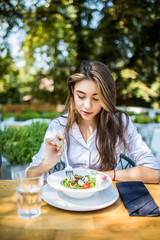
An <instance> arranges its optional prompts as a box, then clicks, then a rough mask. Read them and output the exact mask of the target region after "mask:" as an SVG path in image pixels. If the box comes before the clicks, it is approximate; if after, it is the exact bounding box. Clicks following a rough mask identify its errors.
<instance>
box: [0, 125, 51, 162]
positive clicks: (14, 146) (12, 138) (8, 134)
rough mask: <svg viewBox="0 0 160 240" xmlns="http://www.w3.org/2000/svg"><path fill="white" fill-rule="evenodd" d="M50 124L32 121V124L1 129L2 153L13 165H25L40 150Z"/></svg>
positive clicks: (0, 142)
mask: <svg viewBox="0 0 160 240" xmlns="http://www.w3.org/2000/svg"><path fill="white" fill-rule="evenodd" d="M47 127H48V124H47V123H46V122H43V123H39V122H36V123H32V125H30V126H23V127H18V128H8V129H5V130H4V131H2V130H0V153H1V154H2V155H3V156H4V157H5V158H6V159H7V160H8V162H9V164H10V165H11V166H16V165H18V164H21V165H25V164H27V163H30V162H31V161H32V157H33V156H34V155H35V154H36V153H37V152H38V150H39V148H40V146H41V144H42V142H43V138H44V135H45V132H46V130H47Z"/></svg>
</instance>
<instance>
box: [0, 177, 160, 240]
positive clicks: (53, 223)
mask: <svg viewBox="0 0 160 240" xmlns="http://www.w3.org/2000/svg"><path fill="white" fill-rule="evenodd" d="M113 185H114V186H115V183H113ZM146 186H147V188H148V190H149V191H150V193H151V195H152V196H153V198H154V199H155V201H156V203H157V204H158V206H159V207H160V185H159V184H146ZM0 239H1V240H5V239H9V240H19V239H20V240H23V239H29V240H32V239H34V240H36V239H38V240H41V239H46V240H49V239H52V240H63V239H65V240H72V239H73V240H90V239H93V240H102V239H105V240H106V239H107V240H120V239H123V240H124V239H129V240H138V239H143V240H144V239H145V240H152V239H153V240H156V239H157V240H159V239H160V217H130V216H129V215H128V211H127V210H126V209H125V207H124V205H123V203H122V201H121V199H120V198H119V199H118V201H117V202H116V203H114V204H113V205H112V206H109V207H107V208H105V209H102V210H97V211H93V212H70V211H65V210H61V209H57V208H55V207H53V206H50V205H48V204H47V203H45V202H44V201H42V213H41V216H40V217H38V218H35V219H22V218H20V217H19V216H18V214H17V206H16V192H15V182H14V181H13V180H0Z"/></svg>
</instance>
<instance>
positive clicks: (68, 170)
mask: <svg viewBox="0 0 160 240" xmlns="http://www.w3.org/2000/svg"><path fill="white" fill-rule="evenodd" d="M64 154H65V158H66V163H67V167H66V168H65V173H66V176H67V179H68V181H71V180H74V173H73V168H72V167H71V166H69V163H68V157H67V148H66V150H64Z"/></svg>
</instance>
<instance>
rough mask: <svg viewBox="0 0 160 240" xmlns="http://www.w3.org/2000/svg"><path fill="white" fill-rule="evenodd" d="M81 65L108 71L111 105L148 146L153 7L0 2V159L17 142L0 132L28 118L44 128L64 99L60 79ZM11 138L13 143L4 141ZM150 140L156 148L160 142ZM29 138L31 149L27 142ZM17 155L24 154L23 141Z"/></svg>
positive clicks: (158, 25)
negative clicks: (113, 95)
mask: <svg viewBox="0 0 160 240" xmlns="http://www.w3.org/2000/svg"><path fill="white" fill-rule="evenodd" d="M84 59H96V60H99V61H102V62H103V63H105V64H107V65H108V67H109V69H110V71H111V72H112V74H113V76H114V80H115V82H116V86H117V106H118V107H119V108H121V109H123V110H125V111H126V112H127V113H128V114H129V115H131V116H132V119H133V121H134V122H135V123H137V124H139V125H137V127H138V129H139V131H140V133H141V134H142V136H143V138H144V140H146V142H147V144H148V145H149V146H150V147H151V145H152V140H153V132H154V131H153V129H155V128H160V126H159V125H155V124H159V123H160V1H159V0H136V1H135V0H108V1H107V0H4V1H3V0H0V113H1V114H0V116H1V123H0V124H1V127H0V130H1V136H2V135H3V134H4V135H3V136H2V137H1V139H0V153H1V154H2V155H3V156H5V157H6V158H7V159H9V158H10V155H11V153H12V155H14V154H13V152H14V151H15V142H17V138H18V137H17V136H18V135H17V133H15V132H14V133H13V132H5V131H4V129H5V128H8V127H9V126H14V127H15V126H16V127H17V126H24V125H31V124H32V123H33V121H31V119H34V120H35V119H40V122H41V119H42V118H43V119H45V121H46V122H47V124H48V122H49V121H50V120H49V119H53V118H55V117H58V116H59V115H60V112H62V111H63V108H64V104H65V100H66V96H67V89H66V80H67V77H68V76H69V75H70V74H71V73H72V72H73V71H74V69H75V67H76V66H77V64H79V63H80V62H81V61H82V60H84ZM6 119H9V120H6ZM17 122H18V123H17ZM140 124H141V125H140ZM144 124H145V126H142V125H144ZM146 124H148V125H147V126H148V128H147V127H146ZM46 127H47V126H44V132H45V129H46ZM142 127H143V128H142ZM34 128H37V129H41V127H40V126H35V127H34ZM9 131H11V130H9ZM15 131H17V130H15ZM25 132H27V133H28V132H29V130H28V129H27V130H26V131H25ZM35 132H37V131H35ZM44 132H43V134H44ZM24 134H26V133H24ZM43 134H42V136H41V141H42V140H43ZM11 135H12V136H15V139H12V140H11V138H10V136H11ZM19 135H20V136H22V135H23V134H22V133H19ZM157 136H158V138H156V140H155V143H157V142H158V141H157V139H159V138H160V135H157ZM31 138H32V142H34V136H33V135H32V137H31ZM4 139H5V140H4ZM24 139H25V135H24ZM9 141H11V142H12V144H13V148H12V149H9V148H8V147H9V146H10V145H9ZM18 141H21V143H22V141H24V140H22V139H21V140H18ZM41 141H40V143H39V145H38V146H37V148H35V147H34V149H33V150H34V151H33V152H32V156H33V154H34V153H36V151H37V149H38V148H39V146H40V144H41ZM5 142H7V144H6V145H5ZM32 142H31V143H28V146H30V147H31V146H32V145H33V143H32ZM19 148H21V149H23V150H24V149H25V148H26V141H24V145H22V147H19ZM157 149H159V147H158V145H157ZM18 154H19V151H16V152H15V158H14V159H12V161H11V162H10V165H15V164H17V162H16V161H17V155H18ZM21 154H22V151H21ZM27 154H28V153H26V152H25V151H23V154H22V156H19V159H20V158H21V159H22V158H23V161H22V164H24V163H26V161H24V158H25V157H26V156H27ZM29 154H30V155H28V159H29V160H28V162H30V161H31V153H29ZM158 154H159V155H158V156H159V158H160V153H158ZM12 157H13V156H12ZM19 162H20V160H19Z"/></svg>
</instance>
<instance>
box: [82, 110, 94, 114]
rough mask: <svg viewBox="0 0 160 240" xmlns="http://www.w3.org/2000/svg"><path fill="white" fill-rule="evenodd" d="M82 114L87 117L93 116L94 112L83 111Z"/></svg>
mask: <svg viewBox="0 0 160 240" xmlns="http://www.w3.org/2000/svg"><path fill="white" fill-rule="evenodd" d="M82 113H83V114H85V115H91V114H92V113H93V112H86V111H83V110H82Z"/></svg>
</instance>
